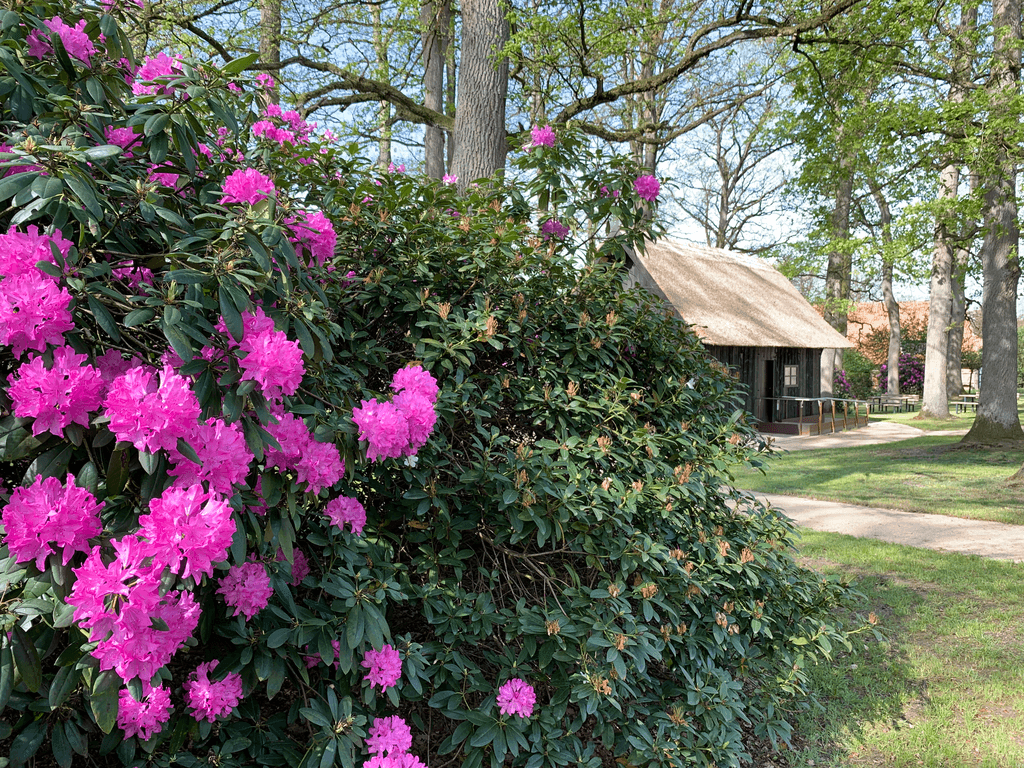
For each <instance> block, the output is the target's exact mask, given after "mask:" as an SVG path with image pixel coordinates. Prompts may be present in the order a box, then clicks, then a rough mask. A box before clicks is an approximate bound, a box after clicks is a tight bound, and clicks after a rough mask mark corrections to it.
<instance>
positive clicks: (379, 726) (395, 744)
mask: <svg viewBox="0 0 1024 768" xmlns="http://www.w3.org/2000/svg"><path fill="white" fill-rule="evenodd" d="M366 748H367V749H368V750H370V754H371V755H389V754H395V753H399V754H404V753H406V752H408V751H409V750H410V749H411V748H412V729H411V728H409V726H408V724H407V723H406V722H405V720H403V719H402V718H401V717H398V716H397V715H395V716H393V717H376V718H374V720H373V725H371V726H370V735H369V737H368V738H367V739H366Z"/></svg>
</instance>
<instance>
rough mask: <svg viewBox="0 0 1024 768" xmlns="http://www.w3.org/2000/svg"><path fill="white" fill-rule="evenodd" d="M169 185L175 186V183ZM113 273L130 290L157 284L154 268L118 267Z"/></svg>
mask: <svg viewBox="0 0 1024 768" xmlns="http://www.w3.org/2000/svg"><path fill="white" fill-rule="evenodd" d="M168 175H171V174H168ZM161 183H162V182H161ZM169 186H173V184H171V185H169ZM111 274H112V275H113V276H114V278H115V279H116V280H124V282H125V283H126V284H127V285H128V288H129V290H132V291H138V290H139V287H140V286H141V285H143V284H146V285H155V284H156V283H155V279H154V277H153V270H151V269H149V268H148V267H116V268H114V269H112V270H111Z"/></svg>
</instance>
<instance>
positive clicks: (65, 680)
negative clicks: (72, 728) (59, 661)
mask: <svg viewBox="0 0 1024 768" xmlns="http://www.w3.org/2000/svg"><path fill="white" fill-rule="evenodd" d="M81 679H82V670H80V669H76V668H75V666H74V665H70V666H67V667H61V668H60V669H58V670H57V674H56V675H54V677H53V682H52V683H50V696H49V701H50V709H56V708H57V707H59V706H60V705H61V704H63V703H64V702H65V701H66V700H67V698H68V696H70V695H71V692H72V691H73V690H75V688H76V687H77V686H78V683H79V681H80V680H81Z"/></svg>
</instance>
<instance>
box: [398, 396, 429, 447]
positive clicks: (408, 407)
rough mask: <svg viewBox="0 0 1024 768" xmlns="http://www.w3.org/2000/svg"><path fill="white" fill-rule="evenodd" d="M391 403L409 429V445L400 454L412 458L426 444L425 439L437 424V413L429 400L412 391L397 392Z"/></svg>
mask: <svg viewBox="0 0 1024 768" xmlns="http://www.w3.org/2000/svg"><path fill="white" fill-rule="evenodd" d="M392 403H393V404H394V406H395V408H397V409H398V412H399V413H401V414H402V417H403V418H404V419H405V423H406V426H407V427H408V429H409V443H408V444H407V445H406V446H405V447H404V448H403V449H402V453H403V455H405V456H412V455H414V454H415V453H416V452H417V451H418V450H419V449H420V448H422V447H423V446H424V445H426V444H427V438H428V437H430V433H431V432H433V431H434V424H435V423H436V422H437V412H436V411H435V410H434V406H433V405H432V404H431V401H430V400H429V399H427V398H426V397H424V396H423V395H421V394H419V393H418V392H416V391H414V390H408V389H407V390H404V391H402V392H399V393H398V394H397V395H395V397H394V399H393V400H392Z"/></svg>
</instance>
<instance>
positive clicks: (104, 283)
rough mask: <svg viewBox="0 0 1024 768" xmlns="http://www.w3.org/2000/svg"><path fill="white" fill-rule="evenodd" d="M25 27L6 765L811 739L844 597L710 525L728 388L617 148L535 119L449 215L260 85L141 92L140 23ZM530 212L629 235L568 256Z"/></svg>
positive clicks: (363, 761) (405, 178)
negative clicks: (817, 694)
mask: <svg viewBox="0 0 1024 768" xmlns="http://www.w3.org/2000/svg"><path fill="white" fill-rule="evenodd" d="M122 5H123V4H122ZM33 9H34V10H33V13H36V14H38V15H30V14H27V13H24V14H22V15H21V23H5V24H4V25H3V29H2V30H0V36H2V37H3V41H2V43H3V50H5V51H6V52H7V53H6V54H5V59H4V61H5V65H6V66H7V68H8V71H9V72H10V73H11V76H12V78H13V80H12V82H15V83H16V85H15V86H13V89H8V90H0V94H2V95H0V114H2V115H3V120H4V122H3V123H2V124H0V133H2V135H0V144H2V145H3V150H2V154H0V204H2V205H3V209H2V213H0V229H2V234H0V238H2V240H0V344H3V345H4V349H3V351H2V356H0V360H2V366H3V370H4V374H5V379H6V381H7V383H8V386H7V387H6V389H5V391H4V397H5V404H6V405H7V407H8V409H9V411H10V412H9V413H8V414H7V415H6V416H4V417H3V418H2V419H0V473H2V476H3V478H4V480H5V481H6V482H5V486H6V488H8V489H9V491H5V492H4V495H5V498H4V499H3V500H2V502H0V503H2V504H3V506H2V509H0V522H2V524H3V531H2V534H0V535H2V539H0V542H2V547H3V548H2V549H0V581H2V583H3V590H4V591H3V593H2V594H3V598H2V602H0V715H2V717H3V719H2V720H0V754H2V755H9V758H8V759H9V761H10V763H11V765H13V766H15V768H18V766H22V765H25V764H27V763H28V762H29V761H30V760H32V759H33V758H34V757H35V756H37V753H39V751H40V750H41V749H43V750H49V751H51V752H52V755H53V759H54V760H55V761H56V763H57V764H58V765H60V766H62V768H67V766H71V765H72V764H74V763H75V762H76V760H78V758H77V757H76V755H78V756H82V757H83V758H87V760H88V762H89V763H90V764H95V765H103V766H114V765H125V766H136V765H142V764H146V765H154V766H161V767H163V766H170V765H183V766H189V767H190V766H196V765H198V764H200V762H209V763H216V764H218V765H222V766H235V765H237V766H249V765H265V766H285V765H287V766H300V767H301V768H313V767H317V768H326V766H329V765H340V766H345V768H353V766H356V765H365V766H380V767H381V768H389V767H390V766H416V765H424V764H429V763H430V762H431V760H436V761H443V760H450V759H451V758H449V757H444V756H445V755H450V754H452V753H456V752H457V753H458V754H460V755H462V756H463V757H462V758H461V759H462V765H463V766H465V768H480V767H481V766H483V765H484V764H485V763H486V764H487V765H489V766H491V768H498V767H499V766H502V765H503V764H505V762H506V761H509V762H512V763H514V764H516V765H530V766H531V768H534V767H535V766H541V765H551V766H554V765H566V764H569V763H576V764H593V763H594V762H595V761H596V760H597V759H598V755H605V754H607V755H608V756H610V757H613V758H621V759H622V760H623V761H625V762H629V763H630V764H644V765H651V764H656V763H657V764H667V763H668V762H671V761H673V760H675V761H676V762H682V763H684V764H693V765H710V764H711V763H717V764H718V765H729V764H736V762H737V761H738V760H739V758H740V756H741V755H742V754H743V751H744V748H743V744H742V737H743V733H742V731H741V729H740V725H739V723H740V722H741V721H748V722H749V723H751V727H752V728H753V730H754V731H755V732H756V733H758V734H759V735H761V736H764V737H767V738H774V739H778V738H785V737H786V736H787V734H788V725H787V723H786V720H785V713H786V712H788V711H790V709H791V708H792V707H793V706H794V700H795V698H796V697H798V696H799V694H800V691H801V685H802V681H803V667H804V665H805V663H807V662H808V661H809V660H810V659H812V658H814V656H815V655H816V654H828V653H829V652H830V650H831V648H832V646H833V645H834V644H842V643H845V642H846V641H845V637H844V636H843V634H842V633H841V632H840V631H839V630H838V629H837V628H836V626H835V624H834V621H833V619H832V613H833V609H834V606H835V605H836V604H837V602H838V601H839V600H840V599H841V597H842V590H841V589H840V588H839V587H838V586H836V585H834V584H832V583H830V582H822V581H821V580H820V579H818V578H817V577H816V576H814V575H813V574H810V573H808V572H806V571H803V570H801V569H800V568H798V567H797V566H796V564H795V563H794V562H793V560H792V558H791V557H790V556H789V554H788V551H787V544H786V542H787V541H788V537H789V535H790V534H791V529H790V528H789V526H788V523H787V522H786V521H785V520H784V518H781V517H779V516H777V515H775V514H774V513H772V512H770V511H768V510H764V509H760V508H756V507H754V508H751V509H750V510H749V511H750V513H751V514H749V515H737V514H735V513H734V512H733V511H732V510H731V509H730V508H729V506H728V505H727V503H726V501H727V496H728V495H729V494H728V491H727V490H723V489H722V486H721V482H720V480H721V478H720V474H721V472H722V469H721V468H722V467H726V466H728V465H729V464H731V463H735V462H740V461H744V460H747V459H750V458H751V457H750V455H749V454H748V453H746V451H747V450H748V449H747V448H744V447H742V446H744V445H746V443H747V442H748V441H746V440H742V439H740V440H736V439H735V438H736V436H737V434H738V433H739V434H740V435H741V436H742V435H746V434H749V432H750V431H749V429H748V428H747V427H746V426H744V425H743V424H742V423H741V422H740V421H739V420H738V419H739V413H738V412H737V411H736V410H735V407H736V402H737V400H736V393H735V391H734V390H733V388H732V387H733V384H732V382H731V380H730V379H729V378H728V377H727V376H724V375H723V374H721V373H720V372H719V371H718V369H717V368H716V367H714V366H712V365H711V364H709V362H708V359H707V358H706V356H705V355H704V354H703V352H702V350H701V348H700V345H699V342H698V341H697V340H696V338H695V337H694V336H693V335H692V334H691V333H690V332H689V331H688V330H686V328H685V327H683V326H682V325H680V324H678V323H676V322H675V321H673V320H671V319H670V318H668V317H667V316H666V315H665V313H664V312H663V311H661V309H659V308H658V306H657V305H656V304H655V303H653V300H652V299H651V298H650V297H646V296H645V295H643V294H639V293H634V292H626V291H623V290H621V282H620V279H619V276H618V274H617V272H616V271H615V269H614V268H613V265H614V264H615V262H616V259H617V258H618V257H619V256H620V255H621V253H622V251H623V250H624V249H625V248H626V247H627V246H628V245H630V244H633V245H636V244H638V243H639V242H640V241H641V240H642V238H643V237H644V236H650V235H651V234H652V232H653V230H651V229H650V228H648V227H649V225H648V223H647V222H648V219H646V217H645V210H644V206H645V204H646V203H645V201H646V200H649V198H644V200H641V196H640V195H639V194H638V193H637V191H636V190H635V189H634V186H633V180H634V179H636V178H637V171H636V169H635V167H633V166H632V164H631V162H629V161H628V159H625V158H609V159H608V161H607V162H604V161H603V160H602V159H600V158H598V159H597V160H595V157H594V156H593V155H591V154H589V153H588V152H587V151H586V148H585V147H584V146H583V145H582V140H581V139H580V138H579V137H578V136H574V135H573V134H571V133H564V134H561V135H559V136H558V140H557V141H555V140H554V135H553V129H551V130H552V135H551V138H550V143H548V142H549V139H548V138H547V134H544V135H543V136H542V139H543V146H544V147H545V149H544V150H543V151H537V152H529V151H525V152H521V153H520V154H519V155H518V156H517V158H516V161H515V162H516V169H515V170H516V172H517V174H519V176H520V178H521V179H522V180H521V182H519V183H517V184H516V185H510V186H507V187H502V186H500V185H495V186H494V187H480V188H474V189H472V190H471V191H470V192H469V193H468V195H467V196H466V197H460V196H459V195H458V193H457V190H456V189H455V188H454V187H453V186H452V185H449V184H433V183H424V182H423V181H421V180H419V179H416V178H415V177H414V176H413V175H412V174H403V173H393V174H383V173H381V172H379V171H377V170H375V169H373V168H371V167H369V166H367V165H365V164H363V163H362V162H361V161H359V160H356V159H353V158H350V157H348V156H347V155H345V154H344V153H343V152H341V151H339V150H338V149H337V148H336V147H335V146H334V145H333V143H332V141H331V139H330V138H329V137H328V136H326V135H322V136H321V135H318V134H317V133H316V131H315V129H314V127H313V126H311V125H309V124H307V123H306V122H305V121H304V120H303V119H302V118H301V117H300V116H299V115H297V114H295V113H289V112H285V111H282V110H280V108H271V107H264V106H262V100H261V98H260V93H259V91H260V90H261V89H262V87H263V86H265V87H273V84H272V82H268V79H267V78H263V79H262V85H256V84H254V83H252V82H249V81H247V80H246V78H245V77H244V75H243V72H244V70H245V68H246V66H248V65H249V64H250V63H251V61H249V60H239V61H235V62H230V63H228V64H227V65H225V66H224V67H223V68H222V69H218V68H216V67H213V66H211V65H208V64H205V65H201V64H197V63H195V62H189V61H183V60H178V59H175V58H172V57H169V56H158V57H154V58H153V59H151V60H150V61H149V62H147V63H146V64H144V65H143V67H142V68H141V69H140V70H137V71H136V70H134V69H133V68H134V65H133V64H132V54H131V51H130V47H129V43H128V39H127V37H126V36H125V34H124V33H123V31H122V30H121V28H120V26H119V20H121V21H123V19H124V16H123V14H125V13H128V12H133V11H132V9H131V8H129V9H128V10H127V11H126V10H125V8H123V7H113V6H112V7H110V8H108V9H107V12H106V13H104V14H100V12H99V11H98V10H97V9H96V8H95V7H94V6H82V7H75V8H68V7H65V6H59V5H49V6H48V5H47V4H46V3H43V4H42V5H37V6H33ZM43 11H45V13H44V12H43ZM47 18H49V19H50V20H51V21H52V20H53V19H58V20H61V25H62V26H59V25H48V24H47V23H45V21H44V19H47ZM82 22H84V24H83V23H82ZM65 28H67V29H71V30H72V31H73V32H74V33H75V34H76V35H77V34H78V33H79V32H81V33H82V34H85V35H86V36H87V37H88V40H89V42H90V44H91V45H92V50H91V51H90V53H89V56H88V60H85V59H80V58H77V57H71V58H68V56H66V55H65V54H67V53H70V51H69V50H67V45H68V44H66V43H63V42H61V30H65V32H64V34H65V36H68V39H69V40H71V41H72V45H74V46H77V47H76V50H80V51H85V50H86V49H87V48H88V46H86V45H85V44H84V42H83V41H82V40H81V39H80V38H78V37H72V36H70V35H69V33H68V32H67V31H66V29H65ZM44 44H49V45H50V47H51V49H52V50H48V51H45V52H43V51H42V46H43V45H44ZM30 48H32V49H35V50H37V51H39V52H40V53H41V57H39V58H37V57H35V56H30V55H27V53H28V52H29V50H30ZM12 51H13V52H15V53H16V54H18V55H14V54H12V53H11V52H12ZM22 52H24V53H25V54H26V55H21V54H22ZM133 71H134V75H133V76H132V74H131V73H132V72H133ZM126 75H128V76H129V77H130V79H133V82H130V83H129V82H126V80H125V77H126ZM84 106H88V107H89V108H88V109H85V108H84ZM261 121H262V123H261ZM257 125H258V126H259V127H258V128H257V127H256V126H257ZM115 139H116V141H115ZM108 142H110V143H108ZM599 160H600V161H599ZM154 169H160V170H157V171H154ZM172 177H173V178H172ZM602 189H603V190H604V191H602ZM310 190H315V193H316V198H315V199H314V198H313V197H312V196H311V195H310ZM534 204H537V205H538V206H539V207H540V208H543V209H549V210H551V211H553V212H557V215H558V216H559V220H560V221H568V220H570V219H572V220H574V221H578V222H582V220H588V221H592V222H594V223H595V225H594V226H593V227H584V226H580V227H573V228H572V231H573V232H580V233H587V232H595V231H600V230H601V229H602V228H603V224H602V222H604V221H605V220H606V219H607V218H608V217H609V216H614V217H615V218H616V219H617V220H618V221H620V222H621V223H622V225H623V226H622V229H621V231H620V233H619V234H618V235H617V236H616V237H615V238H613V239H610V240H607V241H604V242H596V241H593V240H589V239H584V240H578V241H570V240H569V239H568V237H567V238H566V240H563V241H556V240H551V241H548V242H544V241H543V240H541V239H540V238H539V237H537V236H536V234H537V226H538V217H537V215H536V213H535V208H534ZM453 213H457V214H458V215H457V216H456V215H453ZM581 237H589V236H588V235H581ZM581 265H582V268H581ZM684 382H693V385H692V386H683V383H684ZM497 681H505V682H504V683H502V684H501V686H499V687H497V690H496V682H497ZM584 725H585V727H584ZM584 732H585V733H587V734H593V735H592V736H587V737H583V736H581V735H580V734H581V733H584ZM417 734H425V735H426V736H427V737H428V738H425V739H417V738H416V735H417ZM672 754H674V755H675V757H669V756H670V755H672Z"/></svg>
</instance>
